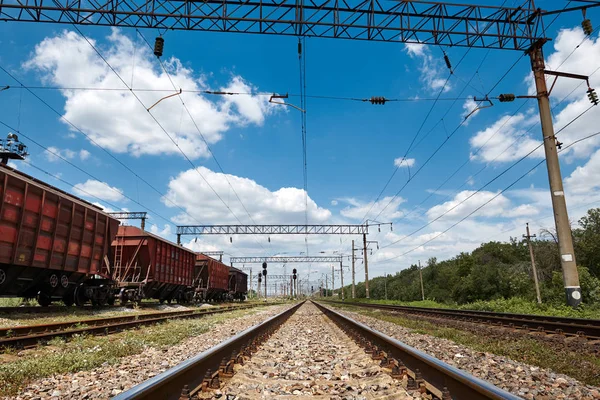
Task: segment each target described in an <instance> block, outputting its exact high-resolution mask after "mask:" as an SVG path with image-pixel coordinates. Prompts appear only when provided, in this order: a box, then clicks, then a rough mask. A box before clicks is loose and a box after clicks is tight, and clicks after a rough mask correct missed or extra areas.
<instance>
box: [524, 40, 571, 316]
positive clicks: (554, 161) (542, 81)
mask: <svg viewBox="0 0 600 400" xmlns="http://www.w3.org/2000/svg"><path fill="white" fill-rule="evenodd" d="M542 46H543V42H538V43H536V44H535V45H533V46H532V47H531V49H530V50H529V56H530V58H531V69H532V70H533V75H534V78H535V87H536V90H537V100H538V106H539V110H540V121H541V124H542V134H543V137H544V152H545V153H546V167H547V168H548V180H549V181H550V195H551V197H552V208H553V209H554V223H555V225H556V233H557V236H558V247H559V250H560V263H561V266H562V271H563V279H564V286H565V294H566V296H567V304H569V305H570V306H572V307H577V306H578V305H579V304H580V303H581V287H580V285H579V274H578V272H577V264H576V262H575V251H574V248H573V237H572V234H571V225H570V224H569V215H568V214H567V202H566V200H565V192H564V190H563V183H562V176H561V174H560V164H559V162H558V151H557V150H556V145H557V140H556V136H554V127H553V125H552V114H551V112H550V99H549V98H548V88H547V87H546V75H545V72H544V69H545V65H544V54H543V52H542Z"/></svg>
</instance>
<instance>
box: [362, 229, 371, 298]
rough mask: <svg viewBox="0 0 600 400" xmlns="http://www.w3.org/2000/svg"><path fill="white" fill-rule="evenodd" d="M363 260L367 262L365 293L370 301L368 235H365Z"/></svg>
mask: <svg viewBox="0 0 600 400" xmlns="http://www.w3.org/2000/svg"><path fill="white" fill-rule="evenodd" d="M363 260H365V293H366V297H367V299H369V298H370V297H369V262H368V260H367V235H366V234H365V233H363Z"/></svg>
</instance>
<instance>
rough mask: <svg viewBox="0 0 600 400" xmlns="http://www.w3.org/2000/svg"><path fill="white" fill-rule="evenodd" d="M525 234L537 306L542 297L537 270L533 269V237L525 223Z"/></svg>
mask: <svg viewBox="0 0 600 400" xmlns="http://www.w3.org/2000/svg"><path fill="white" fill-rule="evenodd" d="M526 229H527V234H526V235H523V237H524V238H525V239H527V245H528V246H529V256H530V257H531V270H532V273H533V282H534V283H535V295H536V297H537V302H538V304H542V296H540V284H539V282H538V276H537V269H536V267H535V257H534V255H533V246H532V245H531V238H534V237H535V234H534V235H531V234H530V233H529V222H528V223H527V228H526Z"/></svg>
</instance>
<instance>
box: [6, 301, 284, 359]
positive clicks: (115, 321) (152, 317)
mask: <svg viewBox="0 0 600 400" xmlns="http://www.w3.org/2000/svg"><path fill="white" fill-rule="evenodd" d="M273 304H275V303H273ZM260 305H262V304H246V305H240V306H225V307H214V308H210V309H191V310H182V311H167V312H156V313H146V314H136V315H124V316H117V317H108V318H91V319H85V320H76V321H69V322H58V323H51V324H42V325H28V326H16V327H7V328H0V349H6V348H26V347H32V346H36V345H38V344H39V343H45V342H47V341H49V340H51V339H53V338H56V337H61V338H68V337H71V336H74V335H81V334H95V335H107V334H112V333H116V332H121V331H123V330H126V329H131V328H135V327H138V326H142V325H151V324H156V323H160V322H164V321H167V320H170V319H183V318H200V317H203V316H206V315H212V314H219V313H224V312H229V311H235V310H244V309H248V308H254V307H257V306H260Z"/></svg>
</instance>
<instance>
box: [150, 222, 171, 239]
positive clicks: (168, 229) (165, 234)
mask: <svg viewBox="0 0 600 400" xmlns="http://www.w3.org/2000/svg"><path fill="white" fill-rule="evenodd" d="M150 232H151V233H154V234H155V235H158V236H161V237H164V238H167V237H168V236H170V235H171V234H172V233H173V232H172V231H171V225H169V224H165V225H164V227H163V228H162V229H160V228H159V227H158V226H157V225H155V224H152V225H151V226H150Z"/></svg>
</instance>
